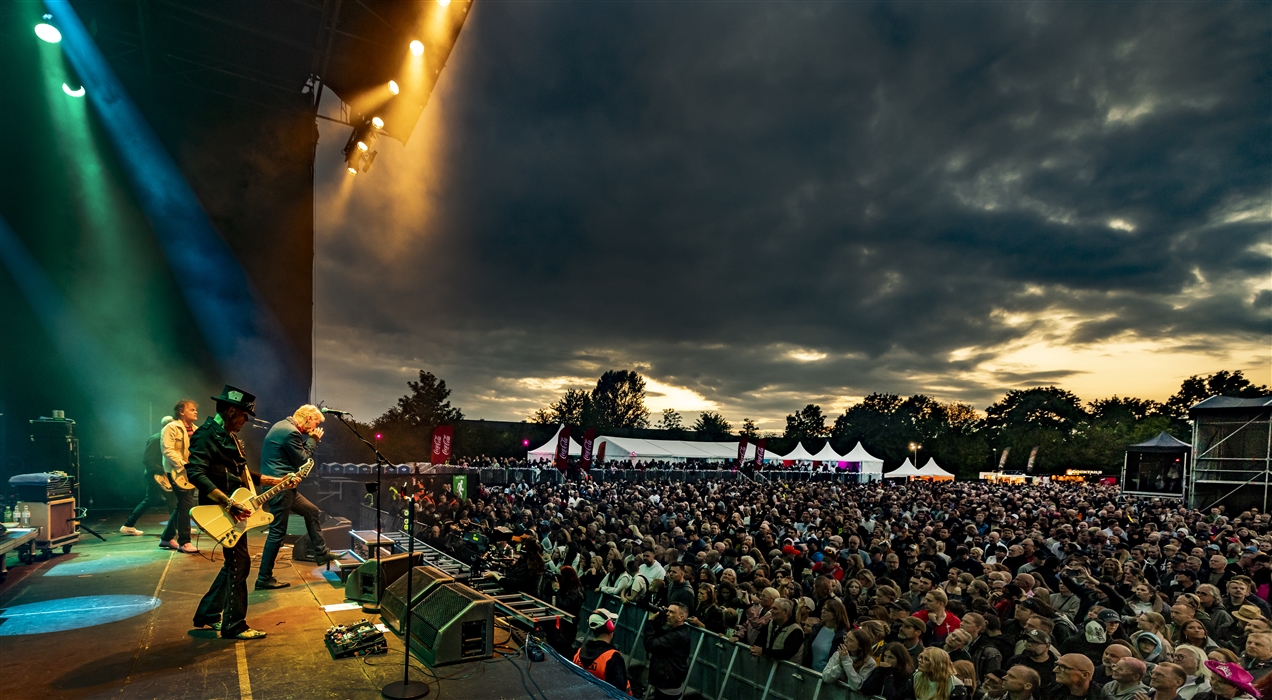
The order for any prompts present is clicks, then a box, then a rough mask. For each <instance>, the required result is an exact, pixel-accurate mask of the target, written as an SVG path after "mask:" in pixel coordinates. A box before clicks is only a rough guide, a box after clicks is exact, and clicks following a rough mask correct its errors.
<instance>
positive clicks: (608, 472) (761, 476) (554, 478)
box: [320, 462, 862, 486]
mask: <svg viewBox="0 0 1272 700" xmlns="http://www.w3.org/2000/svg"><path fill="white" fill-rule="evenodd" d="M320 472H321V473H322V474H324V475H328V476H333V477H341V476H354V475H357V476H361V477H367V476H374V475H375V465H374V464H344V463H340V462H327V463H324V464H323V465H322V467H321V469H320ZM409 474H471V475H473V476H475V477H476V478H477V480H478V482H479V483H481V484H483V485H492V486H508V485H510V484H561V483H564V482H565V475H564V474H563V473H561V472H560V471H558V470H556V469H533V468H529V467H514V468H511V469H505V468H502V467H459V466H452V465H448V464H439V465H436V466H433V465H425V464H424V463H423V462H415V463H411V464H389V465H385V467H384V475H385V476H402V475H409ZM861 476H862V475H861V474H857V473H852V472H808V471H801V470H797V469H783V470H776V469H774V470H771V471H761V472H758V473H756V474H754V475H753V476H748V475H747V474H745V473H743V472H740V471H737V470H735V469H593V470H591V471H589V472H588V477H589V478H591V479H592V480H593V481H595V482H597V483H602V484H603V483H608V482H614V481H626V482H632V483H638V484H639V483H650V482H657V481H664V480H668V481H676V482H693V481H714V482H717V483H722V482H730V481H745V480H750V479H753V480H755V481H766V480H781V481H783V482H794V481H830V482H838V483H843V484H855V483H858V482H859V481H861Z"/></svg>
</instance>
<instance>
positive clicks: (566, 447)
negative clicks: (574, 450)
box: [552, 425, 570, 471]
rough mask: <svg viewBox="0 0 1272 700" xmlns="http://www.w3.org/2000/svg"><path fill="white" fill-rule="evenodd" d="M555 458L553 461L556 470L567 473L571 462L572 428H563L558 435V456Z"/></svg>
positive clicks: (565, 426) (566, 426) (564, 426)
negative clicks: (566, 470)
mask: <svg viewBox="0 0 1272 700" xmlns="http://www.w3.org/2000/svg"><path fill="white" fill-rule="evenodd" d="M553 457H554V458H553V460H552V461H553V463H554V464H555V465H556V468H557V469H560V470H561V471H565V469H566V467H568V466H569V462H570V426H568V425H563V426H561V432H560V433H558V434H557V448H556V454H555V455H553Z"/></svg>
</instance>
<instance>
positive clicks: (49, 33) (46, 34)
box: [35, 15, 62, 44]
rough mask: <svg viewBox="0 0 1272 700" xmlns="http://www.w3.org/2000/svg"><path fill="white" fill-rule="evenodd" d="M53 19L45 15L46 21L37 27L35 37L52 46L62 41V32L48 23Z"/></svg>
mask: <svg viewBox="0 0 1272 700" xmlns="http://www.w3.org/2000/svg"><path fill="white" fill-rule="evenodd" d="M51 19H53V15H44V21H43V22H40V23H39V24H37V25H35V35H36V36H38V37H40V38H41V39H43V40H44V41H47V42H49V43H50V44H56V43H58V42H59V41H61V40H62V32H60V31H58V30H57V27H54V26H53V25H51V24H49V23H48V22H49V20H51Z"/></svg>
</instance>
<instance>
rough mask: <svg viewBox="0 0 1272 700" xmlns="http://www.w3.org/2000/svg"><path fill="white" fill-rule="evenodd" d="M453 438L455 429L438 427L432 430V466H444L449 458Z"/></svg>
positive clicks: (444, 426)
mask: <svg viewBox="0 0 1272 700" xmlns="http://www.w3.org/2000/svg"><path fill="white" fill-rule="evenodd" d="M454 437H455V427H454V426H451V425H439V426H437V427H436V428H434V429H433V453H432V455H431V457H430V461H431V462H432V463H433V464H446V462H447V460H449V459H450V456H451V442H452V441H453V440H454Z"/></svg>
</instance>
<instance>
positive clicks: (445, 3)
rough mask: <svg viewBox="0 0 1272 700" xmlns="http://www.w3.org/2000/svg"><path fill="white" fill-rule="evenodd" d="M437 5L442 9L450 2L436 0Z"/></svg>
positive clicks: (447, 0)
mask: <svg viewBox="0 0 1272 700" xmlns="http://www.w3.org/2000/svg"><path fill="white" fill-rule="evenodd" d="M437 4H438V5H441V6H442V7H446V6H447V5H449V4H450V0H437Z"/></svg>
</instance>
